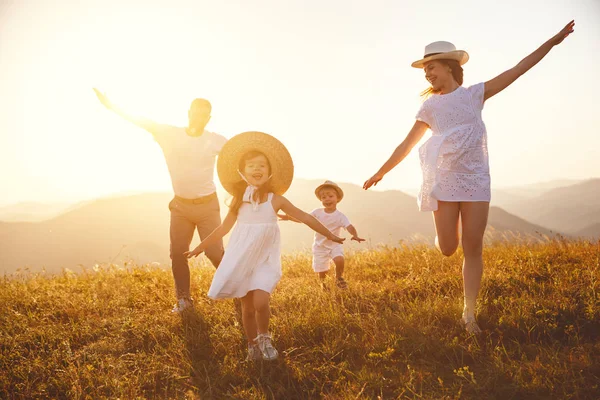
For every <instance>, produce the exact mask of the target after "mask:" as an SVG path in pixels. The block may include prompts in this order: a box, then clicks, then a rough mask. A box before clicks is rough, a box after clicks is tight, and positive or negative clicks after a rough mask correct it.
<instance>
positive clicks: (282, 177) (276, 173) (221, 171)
mask: <svg viewBox="0 0 600 400" xmlns="http://www.w3.org/2000/svg"><path fill="white" fill-rule="evenodd" d="M253 150H256V151H260V152H261V153H263V154H264V155H265V156H266V157H267V159H268V160H269V164H271V174H272V176H271V179H270V183H271V189H272V190H273V193H276V194H279V195H281V194H284V193H285V192H286V191H287V190H288V189H289V187H290V185H291V184H292V178H293V177H294V163H293V161H292V156H290V153H289V152H288V150H287V149H286V148H285V146H284V145H283V143H281V142H280V141H279V140H277V139H275V138H274V137H273V136H271V135H268V134H266V133H263V132H244V133H240V134H239V135H236V136H234V137H232V138H231V139H229V140H228V141H227V143H225V145H224V146H223V148H222V149H221V152H220V153H219V158H218V159H217V173H218V175H219V180H220V181H221V185H223V188H225V190H227V192H229V193H230V194H232V195H233V194H234V193H233V192H234V190H235V186H236V184H238V183H239V182H241V181H242V177H241V176H240V174H239V173H238V168H239V164H240V160H241V158H242V156H243V155H244V154H246V153H248V152H249V151H253Z"/></svg>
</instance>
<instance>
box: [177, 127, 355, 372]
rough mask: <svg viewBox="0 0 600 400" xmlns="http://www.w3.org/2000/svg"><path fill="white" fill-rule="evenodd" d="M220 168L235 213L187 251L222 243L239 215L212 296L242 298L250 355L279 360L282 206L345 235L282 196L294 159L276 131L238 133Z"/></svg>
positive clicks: (195, 252) (324, 232) (327, 233)
mask: <svg viewBox="0 0 600 400" xmlns="http://www.w3.org/2000/svg"><path fill="white" fill-rule="evenodd" d="M217 171H218V173H219V179H220V181H221V184H222V185H223V187H224V188H225V190H227V191H228V192H229V193H230V194H232V195H233V200H232V202H231V205H230V206H229V213H228V214H227V216H226V217H225V219H224V220H223V223H222V224H221V226H219V227H218V228H217V229H215V230H214V231H213V232H212V233H211V234H210V235H209V236H208V237H207V238H206V239H205V240H204V241H203V242H202V243H200V245H198V247H196V248H195V249H194V250H193V251H190V252H188V253H187V256H188V257H195V256H197V255H198V254H200V253H202V252H203V251H204V250H205V249H207V248H209V247H210V246H211V245H212V244H214V243H217V242H218V241H219V240H220V239H221V238H222V237H223V236H225V235H226V234H227V233H228V232H229V231H230V230H231V228H232V227H233V226H234V225H235V223H236V221H237V225H236V226H235V229H234V231H233V233H232V235H231V238H230V239H229V244H228V246H227V249H226V251H225V255H224V256H223V260H222V261H221V264H220V265H219V268H218V269H217V271H216V273H215V275H214V277H213V281H212V284H211V286H210V289H209V291H208V297H210V298H212V299H226V298H241V302H242V323H243V325H244V330H245V332H246V337H247V339H248V357H247V359H248V360H256V359H260V358H262V359H264V360H275V359H276V358H277V356H278V353H277V350H276V349H275V348H274V347H273V345H272V343H271V335H270V334H269V316H270V310H269V300H270V296H271V292H272V291H273V289H275V286H276V285H277V282H278V281H279V279H280V278H281V258H280V241H279V227H278V226H277V212H278V211H279V210H282V211H283V212H285V213H286V214H288V215H290V216H291V217H293V218H295V219H297V220H299V221H301V222H303V223H305V224H306V225H308V226H309V227H310V228H312V229H313V230H315V231H316V232H319V233H320V234H322V235H324V236H325V237H327V238H328V239H330V240H332V241H334V242H337V243H343V241H344V239H342V238H340V237H338V236H336V235H334V234H333V233H331V232H330V231H329V230H328V229H327V228H325V226H323V225H322V224H321V223H320V222H319V221H317V219H315V218H314V217H313V216H311V215H309V214H307V213H305V212H304V211H302V210H300V209H298V208H296V207H295V206H294V205H293V204H292V203H290V202H289V201H288V200H287V199H286V198H285V197H283V196H282V194H283V193H284V192H285V191H286V190H287V189H288V188H289V186H290V184H291V182H292V176H293V163H292V159H291V157H290V155H289V153H288V151H287V149H286V148H285V147H284V146H283V144H281V142H279V141H278V140H277V139H275V138H274V137H272V136H270V135H267V134H265V133H261V132H245V133H242V134H239V135H237V136H235V137H233V138H232V139H230V140H229V141H228V142H227V143H226V144H225V146H224V147H223V149H222V150H221V153H220V154H219V159H218V162H217Z"/></svg>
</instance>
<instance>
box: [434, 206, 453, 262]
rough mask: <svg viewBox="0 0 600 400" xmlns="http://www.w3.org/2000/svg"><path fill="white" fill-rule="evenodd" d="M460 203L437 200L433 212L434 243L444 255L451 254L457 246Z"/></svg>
mask: <svg viewBox="0 0 600 400" xmlns="http://www.w3.org/2000/svg"><path fill="white" fill-rule="evenodd" d="M459 213H460V203H458V202H449V201H438V209H437V211H434V212H433V222H434V224H435V232H436V235H437V236H436V237H435V245H436V247H437V248H438V249H439V250H440V251H441V252H442V254H443V255H445V256H448V257H449V256H451V255H452V254H454V252H455V251H456V249H457V248H458V241H459V239H458V218H459Z"/></svg>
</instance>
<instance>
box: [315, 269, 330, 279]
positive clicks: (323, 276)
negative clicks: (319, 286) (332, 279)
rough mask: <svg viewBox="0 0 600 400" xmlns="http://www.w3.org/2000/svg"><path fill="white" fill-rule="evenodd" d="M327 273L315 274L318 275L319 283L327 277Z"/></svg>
mask: <svg viewBox="0 0 600 400" xmlns="http://www.w3.org/2000/svg"><path fill="white" fill-rule="evenodd" d="M328 272H329V271H323V272H317V274H319V278H321V281H324V280H325V278H326V277H327V273H328Z"/></svg>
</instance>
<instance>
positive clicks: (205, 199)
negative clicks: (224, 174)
mask: <svg viewBox="0 0 600 400" xmlns="http://www.w3.org/2000/svg"><path fill="white" fill-rule="evenodd" d="M94 91H95V92H96V95H97V96H98V99H99V100H100V102H101V103H102V104H103V105H104V106H105V107H106V108H108V109H109V110H111V111H113V112H115V113H116V114H117V115H119V116H121V117H122V118H124V119H126V120H128V121H130V122H132V123H134V124H136V125H137V126H139V127H140V128H143V129H145V130H146V131H148V132H150V133H151V134H152V135H153V136H154V139H155V140H156V141H157V142H158V144H159V145H160V147H161V148H162V151H163V154H164V156H165V161H166V163H167V167H168V169H169V174H170V175H171V183H172V185H173V192H174V193H175V197H174V198H173V200H171V202H170V203H169V210H170V211H171V223H170V238H171V251H170V253H171V260H172V271H173V278H174V280H175V291H176V295H177V303H176V304H175V306H174V307H173V310H172V311H173V312H182V311H184V310H185V309H187V308H190V307H193V303H192V298H191V296H190V269H189V266H188V260H187V257H185V256H184V255H183V253H185V252H186V251H188V250H189V247H190V243H191V242H192V238H193V237H194V230H195V229H197V230H198V234H199V235H200V239H201V240H204V238H205V237H207V236H208V235H209V234H210V233H211V232H212V231H213V230H214V229H215V228H217V227H218V226H219V225H220V224H221V216H220V212H219V208H220V207H219V200H218V199H217V194H216V191H215V184H214V178H213V173H214V168H215V159H216V156H217V155H218V154H219V151H221V148H222V147H223V145H224V144H225V142H226V141H227V139H226V138H225V137H223V136H221V135H218V134H216V133H213V132H210V131H207V130H205V127H206V124H208V121H209V120H210V113H211V110H212V106H211V104H210V102H209V101H208V100H206V99H195V100H194V101H193V102H192V104H191V106H190V109H189V111H188V127H187V128H180V127H175V126H170V125H163V124H158V123H156V122H153V121H151V120H148V119H146V118H142V117H138V116H133V115H130V114H128V113H126V112H125V111H123V110H122V109H121V108H119V107H118V106H116V105H115V104H113V103H112V102H111V101H110V100H109V99H108V98H107V97H106V95H104V94H103V93H101V92H100V91H99V90H97V89H94ZM205 254H206V256H207V257H208V259H209V260H210V261H211V263H212V264H213V265H214V267H215V268H217V267H218V266H219V263H220V262H221V258H222V257H223V242H222V241H219V243H218V244H216V245H214V246H212V247H210V248H209V249H207V250H206V252H205Z"/></svg>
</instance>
